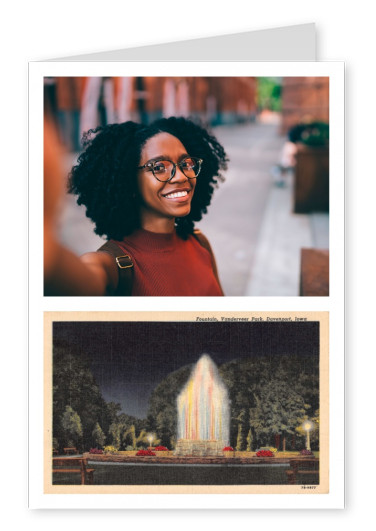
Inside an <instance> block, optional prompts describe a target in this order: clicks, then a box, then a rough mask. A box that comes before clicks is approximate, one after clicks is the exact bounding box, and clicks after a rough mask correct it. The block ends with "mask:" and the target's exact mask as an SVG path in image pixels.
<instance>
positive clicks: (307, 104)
mask: <svg viewBox="0 0 376 531" xmlns="http://www.w3.org/2000/svg"><path fill="white" fill-rule="evenodd" d="M312 121H322V122H327V123H328V122H329V78H327V77H285V78H283V81H282V122H281V134H286V133H287V131H288V130H289V129H290V128H291V127H292V126H294V125H296V124H298V123H302V122H303V123H309V122H312Z"/></svg>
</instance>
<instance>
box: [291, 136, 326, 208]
mask: <svg viewBox="0 0 376 531" xmlns="http://www.w3.org/2000/svg"><path fill="white" fill-rule="evenodd" d="M297 149H298V150H297V154H296V167H295V182H294V212H295V213H297V214H307V213H309V212H329V147H311V146H306V145H305V144H297Z"/></svg>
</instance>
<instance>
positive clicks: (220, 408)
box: [175, 354, 230, 456]
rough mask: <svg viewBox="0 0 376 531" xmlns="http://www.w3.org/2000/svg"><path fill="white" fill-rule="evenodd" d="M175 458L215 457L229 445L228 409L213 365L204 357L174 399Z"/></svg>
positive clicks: (220, 381) (222, 386) (227, 401)
mask: <svg viewBox="0 0 376 531" xmlns="http://www.w3.org/2000/svg"><path fill="white" fill-rule="evenodd" d="M177 408H178V437H177V438H178V441H177V445H176V450H175V455H193V456H213V455H214V456H217V455H223V452H222V449H223V447H224V446H227V445H228V443H229V431H230V406H229V400H228V395H227V389H226V387H225V386H224V384H223V382H222V380H221V378H220V376H219V373H218V369H217V367H216V365H215V363H214V362H213V361H212V360H211V358H210V357H209V356H208V355H207V354H204V355H203V356H201V358H200V359H199V361H198V362H197V364H196V366H195V367H194V369H193V372H192V374H191V376H190V378H189V380H188V382H187V384H186V385H185V387H184V388H183V390H182V392H181V393H180V395H179V396H178V398H177Z"/></svg>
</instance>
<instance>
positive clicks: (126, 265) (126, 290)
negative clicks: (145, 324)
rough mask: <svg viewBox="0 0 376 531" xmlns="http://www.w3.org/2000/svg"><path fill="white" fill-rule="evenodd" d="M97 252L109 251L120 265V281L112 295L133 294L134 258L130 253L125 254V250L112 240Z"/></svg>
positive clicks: (127, 295) (118, 265)
mask: <svg viewBox="0 0 376 531" xmlns="http://www.w3.org/2000/svg"><path fill="white" fill-rule="evenodd" d="M97 252H103V253H108V254H110V255H111V256H113V257H114V259H115V262H116V265H117V267H118V273H119V283H118V286H117V288H116V291H115V293H113V294H112V295H116V296H126V297H129V296H130V295H132V286H133V271H134V269H133V261H132V258H131V257H130V256H129V255H128V254H124V251H123V250H122V249H120V247H119V246H118V245H117V244H116V243H115V242H114V241H112V240H109V241H108V242H106V243H105V244H104V245H102V247H100V248H99V249H97Z"/></svg>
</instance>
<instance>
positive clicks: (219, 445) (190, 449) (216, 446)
mask: <svg viewBox="0 0 376 531" xmlns="http://www.w3.org/2000/svg"><path fill="white" fill-rule="evenodd" d="M223 447H224V443H223V441H216V440H214V441H203V440H192V439H178V442H177V444H176V448H175V452H174V455H175V456H192V457H222V456H223V455H224V452H223V451H222V450H223Z"/></svg>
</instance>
